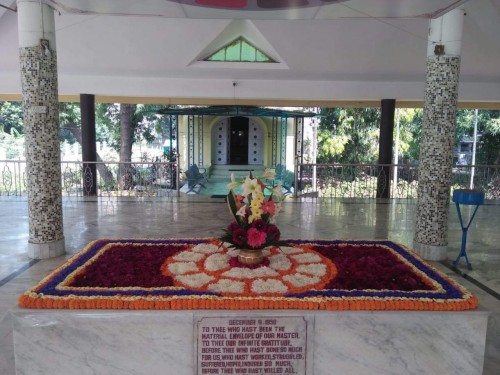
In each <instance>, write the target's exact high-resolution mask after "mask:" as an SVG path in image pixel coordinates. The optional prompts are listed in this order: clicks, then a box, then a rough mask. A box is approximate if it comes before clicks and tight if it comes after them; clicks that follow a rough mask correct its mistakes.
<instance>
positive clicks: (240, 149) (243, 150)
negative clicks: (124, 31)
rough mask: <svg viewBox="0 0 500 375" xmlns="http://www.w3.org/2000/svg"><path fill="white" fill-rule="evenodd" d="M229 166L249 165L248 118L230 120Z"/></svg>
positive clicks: (232, 118)
mask: <svg viewBox="0 0 500 375" xmlns="http://www.w3.org/2000/svg"><path fill="white" fill-rule="evenodd" d="M229 150H230V155H229V164H235V165H238V164H239V165H241V164H245V165H246V164H248V118H247V117H231V119H230V147H229Z"/></svg>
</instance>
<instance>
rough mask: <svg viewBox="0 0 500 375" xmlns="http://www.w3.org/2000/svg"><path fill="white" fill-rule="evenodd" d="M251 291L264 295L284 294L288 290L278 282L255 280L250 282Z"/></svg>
mask: <svg viewBox="0 0 500 375" xmlns="http://www.w3.org/2000/svg"><path fill="white" fill-rule="evenodd" d="M251 290H252V292H254V293H257V294H264V293H286V292H288V288H287V286H286V285H285V284H283V283H282V282H281V281H280V280H274V279H270V280H260V279H259V280H255V281H254V282H252V286H251Z"/></svg>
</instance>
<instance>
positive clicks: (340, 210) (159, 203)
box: [0, 196, 500, 375]
mask: <svg viewBox="0 0 500 375" xmlns="http://www.w3.org/2000/svg"><path fill="white" fill-rule="evenodd" d="M63 207H64V233H65V238H66V247H67V248H66V250H67V253H68V255H67V256H65V257H59V258H55V259H50V260H42V261H38V262H31V263H30V259H28V257H27V255H26V254H27V241H28V212H27V211H28V208H27V202H26V199H25V198H19V197H5V196H4V197H0V212H2V219H1V221H0V353H2V354H1V355H0V373H1V374H9V375H10V374H11V373H12V374H13V364H12V363H11V362H9V361H6V360H5V358H6V357H9V355H11V354H9V350H11V349H9V348H8V347H5V348H4V347H3V344H2V343H5V342H6V341H8V340H9V337H8V335H11V333H10V330H9V329H8V326H9V324H10V323H9V322H8V315H6V313H7V311H8V310H9V309H11V308H12V307H13V306H15V305H16V299H17V297H18V296H19V295H20V294H21V293H23V292H24V291H25V290H26V289H27V288H29V287H30V286H32V285H34V284H35V283H37V282H38V281H40V279H41V278H42V277H43V276H45V275H46V274H47V273H48V272H50V271H51V270H53V269H54V268H55V267H57V266H58V265H59V264H61V263H62V262H64V260H65V259H66V258H67V257H68V256H69V255H70V254H72V253H75V252H77V251H79V250H80V249H81V248H82V247H83V246H84V245H85V244H86V243H88V242H89V241H92V240H94V239H96V238H105V237H107V238H127V237H128V238H169V237H179V238H180V237H209V236H217V235H220V234H221V228H224V227H226V226H227V224H228V223H229V221H230V219H231V218H230V215H229V212H228V210H227V207H226V204H225V202H224V200H223V199H214V198H209V197H203V196H188V197H186V196H183V197H181V198H164V199H158V198H121V199H116V198H109V199H108V198H102V199H97V200H96V199H88V200H85V199H83V198H65V200H64V204H63ZM467 211H468V208H467V207H466V208H465V212H464V214H465V216H464V217H467ZM414 222H415V202H414V201H407V200H402V201H394V200H391V201H377V202H376V201H374V200H354V199H332V200H326V201H320V200H317V199H309V200H304V201H297V200H293V199H290V200H288V201H286V202H285V204H284V211H283V213H282V214H281V216H279V218H278V225H279V227H280V230H281V232H282V238H285V239H286V238H290V239H293V238H302V239H309V238H310V239H389V240H392V241H395V242H398V243H401V244H403V245H406V246H408V247H410V248H411V247H412V242H413V235H414ZM461 237H462V231H461V229H460V225H459V223H458V219H457V213H456V211H455V208H454V206H450V215H449V259H450V261H448V262H444V263H443V264H441V265H438V266H439V267H440V268H442V269H443V270H445V272H447V273H448V274H452V275H453V276H454V277H455V278H456V279H457V280H458V281H459V282H460V283H461V284H463V285H465V286H466V287H469V288H471V289H473V290H474V293H475V294H477V295H478V296H479V298H480V302H481V306H482V308H484V309H487V310H491V311H496V312H497V313H498V312H500V301H499V300H498V294H499V293H500V204H499V203H489V204H486V205H484V206H482V207H480V209H479V211H478V213H477V215H476V217H475V219H474V221H473V223H472V225H471V228H470V230H469V237H468V246H467V250H468V255H469V259H470V261H471V263H472V266H473V270H472V271H468V270H467V269H466V267H465V265H464V261H463V260H462V261H461V263H460V265H459V269H460V270H461V271H463V272H465V273H467V278H468V279H464V278H463V277H461V276H459V275H456V274H454V273H453V272H452V271H451V270H450V269H449V268H447V267H446V265H448V266H449V265H451V261H452V260H454V259H455V258H456V256H457V255H458V252H459V249H460V244H461ZM470 281H473V282H475V283H478V284H481V285H482V287H483V289H478V288H477V287H476V286H474V285H472V284H471V282H470ZM488 293H489V295H488ZM495 293H496V298H495V297H494V296H495ZM482 296H484V298H483V297H482ZM2 319H3V322H2ZM495 350H496V349H495ZM497 354H498V353H497V352H495V353H493V355H497ZM2 359H4V360H3V361H2Z"/></svg>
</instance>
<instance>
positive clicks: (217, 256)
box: [19, 238, 478, 310]
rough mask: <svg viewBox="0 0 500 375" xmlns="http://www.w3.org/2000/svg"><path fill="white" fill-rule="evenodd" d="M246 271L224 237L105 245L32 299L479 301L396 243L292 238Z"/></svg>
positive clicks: (337, 305)
mask: <svg viewBox="0 0 500 375" xmlns="http://www.w3.org/2000/svg"><path fill="white" fill-rule="evenodd" d="M284 242H285V245H280V247H279V248H278V247H277V246H268V247H265V248H264V249H263V253H264V254H265V258H264V261H263V262H262V263H261V264H260V265H252V266H250V265H242V264H240V263H238V261H237V260H236V257H237V254H238V252H239V250H238V249H235V248H234V247H232V246H231V244H230V243H225V242H221V241H219V240H218V239H214V238H206V239H163V240H138V239H115V240H111V239H101V240H96V241H94V242H92V243H90V244H88V245H87V246H86V247H85V249H83V250H82V251H81V252H80V253H78V254H76V255H74V256H73V257H72V258H70V259H69V260H68V261H67V262H66V263H65V264H63V265H62V266H60V267H59V268H57V269H56V270H54V271H53V272H52V273H51V274H50V275H48V276H47V277H46V278H44V279H43V280H42V281H41V282H40V283H39V284H38V285H36V286H35V287H33V288H32V289H30V290H28V291H27V292H25V293H24V294H23V295H22V296H20V298H19V303H20V305H21V306H23V307H27V308H43V309H51V308H52V309H64V308H66V309H174V310H177V309H321V310H468V309H474V308H476V307H477V304H478V301H477V299H476V298H475V297H474V296H473V295H472V294H471V293H470V292H469V291H467V290H466V289H465V288H463V287H462V286H460V285H459V284H458V283H456V282H455V281H453V280H452V279H450V278H448V277H447V276H446V275H444V274H442V273H441V272H440V271H438V270H437V269H435V268H433V267H432V266H430V265H429V264H427V263H426V262H425V261H423V260H422V259H420V258H419V257H418V256H417V255H416V254H414V253H413V252H412V251H410V250H408V249H406V248H404V247H403V246H401V245H398V244H395V243H393V242H390V241H327V240H314V241H312V240H309V241H303V240H287V241H284Z"/></svg>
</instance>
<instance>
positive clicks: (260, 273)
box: [222, 267, 279, 279]
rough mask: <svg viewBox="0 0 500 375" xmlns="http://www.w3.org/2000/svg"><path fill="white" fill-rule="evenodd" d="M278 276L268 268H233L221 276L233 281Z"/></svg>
mask: <svg viewBox="0 0 500 375" xmlns="http://www.w3.org/2000/svg"><path fill="white" fill-rule="evenodd" d="M278 275H279V273H278V272H276V271H275V270H272V269H271V268H269V267H259V268H255V269H253V270H252V269H250V268H243V267H234V268H231V269H230V270H229V271H226V272H224V273H223V274H222V276H225V277H232V278H235V279H255V278H259V277H275V276H278Z"/></svg>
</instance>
